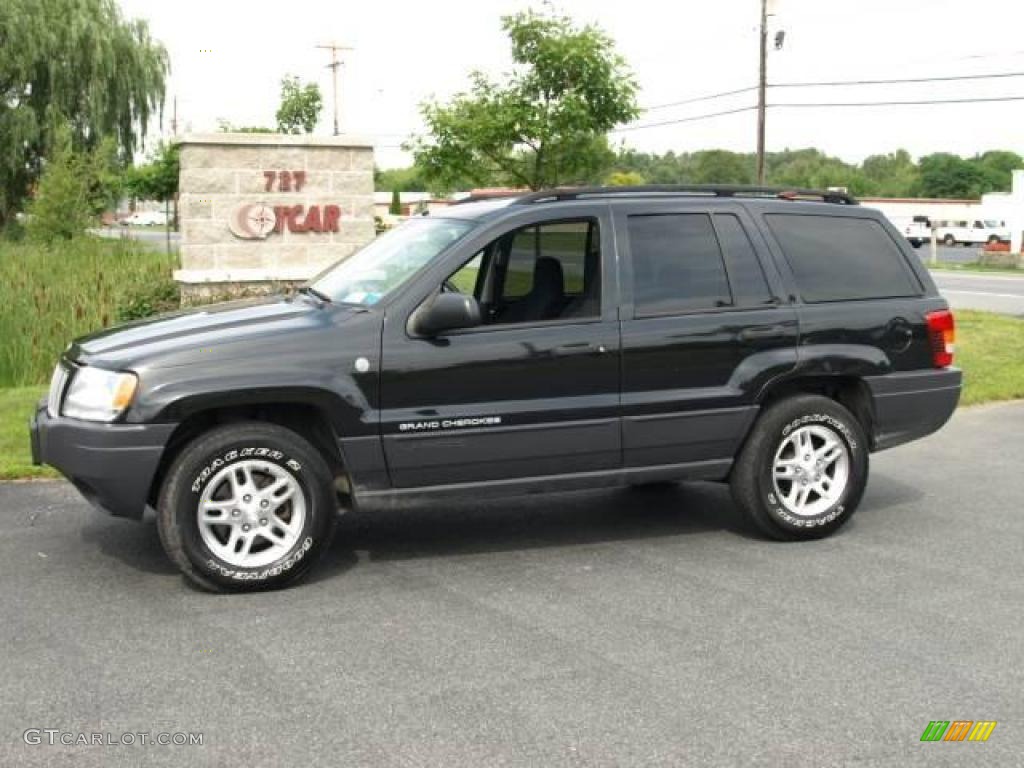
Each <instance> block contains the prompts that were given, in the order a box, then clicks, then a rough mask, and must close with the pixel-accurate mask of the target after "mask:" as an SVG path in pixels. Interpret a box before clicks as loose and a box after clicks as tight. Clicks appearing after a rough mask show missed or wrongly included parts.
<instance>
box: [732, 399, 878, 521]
mask: <svg viewBox="0 0 1024 768" xmlns="http://www.w3.org/2000/svg"><path fill="white" fill-rule="evenodd" d="M867 477H868V445H867V438H866V436H865V434H864V428H863V427H862V426H861V424H860V422H858V421H857V419H856V418H854V416H853V415H852V414H851V413H850V412H849V411H848V410H846V408H844V407H843V406H842V405H840V404H839V403H837V402H835V401H834V400H830V399H828V398H827V397H821V396H818V395H800V396H797V397H792V398H788V399H786V400H783V401H781V402H779V403H776V404H775V405H773V406H771V407H770V408H769V409H768V410H767V411H765V412H764V413H763V414H762V415H761V417H760V418H759V419H758V421H757V423H756V424H755V425H754V428H753V430H752V431H751V434H750V437H749V438H748V440H747V444H746V445H745V446H744V447H743V450H742V451H741V452H740V455H739V458H738V459H737V461H736V466H735V467H734V468H733V473H732V477H731V480H730V484H731V486H732V493H733V498H734V499H735V501H736V503H737V504H738V505H739V507H740V508H741V509H742V510H743V512H744V514H745V515H746V516H747V518H748V519H749V520H750V521H751V522H752V523H754V525H755V526H757V528H759V529H760V530H761V531H762V532H764V533H766V534H767V535H769V536H771V537H772V538H776V539H782V540H796V539H815V538H821V537H823V536H827V535H828V534H830V533H832V532H833V531H835V530H836V529H838V528H839V527H840V526H841V525H843V523H845V522H846V521H847V520H849V519H850V517H851V516H852V515H853V513H854V511H855V510H856V508H857V505H858V504H859V503H860V499H861V496H862V495H863V493H864V487H865V485H866V484H867Z"/></svg>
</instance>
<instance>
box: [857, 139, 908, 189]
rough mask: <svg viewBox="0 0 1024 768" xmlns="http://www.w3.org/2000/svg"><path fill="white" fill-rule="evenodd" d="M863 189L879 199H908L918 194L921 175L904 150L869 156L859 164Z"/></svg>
mask: <svg viewBox="0 0 1024 768" xmlns="http://www.w3.org/2000/svg"><path fill="white" fill-rule="evenodd" d="M861 172H862V173H863V175H864V184H865V187H866V188H867V189H868V190H870V193H871V194H872V195H877V196H880V197H908V196H910V195H916V194H918V192H919V190H920V186H921V175H920V172H919V171H918V167H917V164H916V163H914V159H913V158H912V157H911V156H910V153H909V152H907V150H905V149H899V150H897V151H896V152H891V153H889V154H887V155H871V156H870V157H867V158H865V160H864V162H863V163H862V164H861Z"/></svg>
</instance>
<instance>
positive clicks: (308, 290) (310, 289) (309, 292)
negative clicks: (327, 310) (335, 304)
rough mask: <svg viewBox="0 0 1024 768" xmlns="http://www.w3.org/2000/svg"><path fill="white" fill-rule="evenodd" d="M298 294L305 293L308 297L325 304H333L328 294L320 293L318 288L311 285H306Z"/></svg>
mask: <svg viewBox="0 0 1024 768" xmlns="http://www.w3.org/2000/svg"><path fill="white" fill-rule="evenodd" d="M298 293H304V294H306V295H307V296H312V297H313V298H315V299H319V300H320V301H322V302H323V303H324V304H330V303H331V302H332V299H331V297H330V296H328V295H327V294H326V293H324V292H323V291H318V290H317V289H316V288H313V287H312V286H309V285H304V286H302V287H301V288H299V290H298Z"/></svg>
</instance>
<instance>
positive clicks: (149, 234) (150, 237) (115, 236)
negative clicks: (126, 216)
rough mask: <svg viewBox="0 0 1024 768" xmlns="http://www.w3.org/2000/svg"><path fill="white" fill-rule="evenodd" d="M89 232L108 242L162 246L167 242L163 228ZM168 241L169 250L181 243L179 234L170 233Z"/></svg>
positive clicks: (113, 228) (108, 228)
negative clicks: (131, 242) (117, 241)
mask: <svg viewBox="0 0 1024 768" xmlns="http://www.w3.org/2000/svg"><path fill="white" fill-rule="evenodd" d="M89 232H90V233H91V234H94V235H98V236H99V237H105V238H107V239H108V240H121V239H128V240H138V241H139V242H142V243H148V244H150V245H164V244H165V243H166V242H167V232H166V230H164V228H163V227H153V228H152V229H142V228H141V227H133V228H128V227H96V228H95V229H90V230H89ZM170 239H171V248H177V247H178V244H179V243H180V242H181V233H180V232H171V238H170Z"/></svg>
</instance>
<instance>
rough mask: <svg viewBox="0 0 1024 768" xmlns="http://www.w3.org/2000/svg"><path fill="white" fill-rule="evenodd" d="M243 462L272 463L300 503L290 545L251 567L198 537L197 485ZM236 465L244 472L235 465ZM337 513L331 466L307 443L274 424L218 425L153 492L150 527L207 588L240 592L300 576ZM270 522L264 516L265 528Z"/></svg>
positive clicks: (324, 543) (326, 539) (325, 541)
mask: <svg viewBox="0 0 1024 768" xmlns="http://www.w3.org/2000/svg"><path fill="white" fill-rule="evenodd" d="M242 462H250V463H249V464H248V466H252V464H251V462H258V463H266V464H271V465H275V466H276V467H277V469H276V470H274V468H273V467H267V469H269V470H274V471H278V472H282V473H283V475H287V476H288V477H290V478H292V479H293V480H294V481H295V484H296V488H297V492H301V494H302V497H301V498H302V502H303V509H304V512H303V516H302V523H301V528H300V529H299V532H298V534H297V539H296V540H295V542H294V544H293V545H292V546H291V547H290V548H288V549H287V550H282V553H281V556H280V557H277V558H276V559H274V560H273V561H272V562H267V563H261V564H260V565H259V566H258V567H251V568H250V567H244V566H242V565H239V564H232V563H230V562H228V561H226V560H224V559H223V558H221V557H219V556H218V555H217V554H216V553H215V552H214V551H212V550H211V549H210V547H208V546H207V544H206V543H205V542H204V540H203V536H202V533H201V532H200V525H199V520H198V514H199V504H200V498H201V496H202V494H203V491H204V490H205V489H206V488H207V486H208V485H209V484H211V483H212V482H214V481H215V480H217V478H218V473H221V472H222V471H223V470H224V469H225V468H227V467H230V466H237V465H241V464H242ZM239 470H240V471H243V470H242V467H241V466H239ZM283 475H282V476H283ZM221 477H223V475H221ZM233 482H234V480H232V483H233ZM294 503H296V502H287V501H286V502H284V505H283V506H284V508H285V512H284V514H286V515H290V514H294V507H292V506H290V505H292V504H294ZM254 504H255V502H254ZM337 512H338V509H337V503H336V499H335V495H334V491H333V483H332V474H331V471H330V468H329V467H328V466H327V463H326V462H325V461H324V459H323V457H322V456H321V455H320V453H319V452H318V451H317V450H316V449H315V448H314V447H313V446H311V445H310V444H309V442H307V441H306V440H305V439H304V438H303V437H301V436H300V435H298V434H296V433H295V432H293V431H291V430H290V429H286V428H284V427H281V426H278V425H276V424H267V423H262V422H245V423H239V424H230V425H226V426H223V427H217V428H215V429H213V430H211V431H209V432H207V433H205V434H203V435H200V436H199V437H197V438H196V439H195V440H193V441H192V442H191V443H190V444H189V445H187V446H186V447H185V448H184V449H183V450H182V451H181V453H180V454H179V455H178V457H177V458H176V459H175V461H174V463H173V464H172V465H171V468H170V471H169V472H168V473H167V477H166V479H165V481H164V484H163V487H162V488H161V491H160V498H159V501H158V503H157V528H158V530H159V532H160V541H161V542H162V543H163V546H164V550H165V551H166V552H167V555H168V556H169V557H170V558H171V560H173V561H174V563H175V564H176V565H177V566H178V567H179V568H180V569H181V570H182V572H183V573H184V574H185V576H187V577H188V578H189V579H190V580H191V581H192V582H194V583H195V584H197V585H198V586H200V587H203V588H204V589H208V590H210V591H214V592H245V591H253V590H261V589H276V588H279V587H283V586H285V585H288V584H291V583H293V582H295V581H297V580H298V579H300V578H302V576H304V575H305V574H306V573H307V572H308V571H309V569H310V568H311V567H312V566H313V564H314V563H315V562H316V560H317V559H318V558H319V556H320V555H321V554H322V553H323V552H324V551H325V550H326V549H327V547H328V545H329V544H330V541H331V537H332V536H333V534H334V527H335V522H336V519H337ZM225 514H226V512H225ZM234 514H237V512H235V513H234ZM297 519H298V518H292V521H293V522H295V521H296V520H297ZM264 522H265V521H264ZM254 525H255V523H254ZM296 525H298V523H296ZM225 527H227V526H225ZM273 528H274V525H273V522H271V523H270V526H269V529H273ZM227 529H228V530H231V529H230V527H227ZM214 530H221V529H214ZM278 530H279V531H283V530H284V529H278ZM280 535H281V536H282V537H283V536H284V533H281V534H280ZM254 536H255V535H254ZM228 544H229V545H230V542H228ZM269 545H270V542H269V539H261V540H260V543H259V544H255V543H254V544H252V545H251V546H252V547H253V548H255V547H256V546H264V548H268V547H269ZM280 546H281V547H284V546H286V543H282V544H281V545H280Z"/></svg>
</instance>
